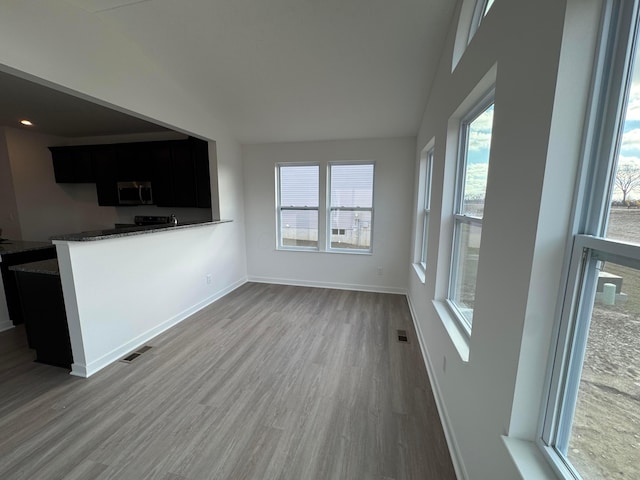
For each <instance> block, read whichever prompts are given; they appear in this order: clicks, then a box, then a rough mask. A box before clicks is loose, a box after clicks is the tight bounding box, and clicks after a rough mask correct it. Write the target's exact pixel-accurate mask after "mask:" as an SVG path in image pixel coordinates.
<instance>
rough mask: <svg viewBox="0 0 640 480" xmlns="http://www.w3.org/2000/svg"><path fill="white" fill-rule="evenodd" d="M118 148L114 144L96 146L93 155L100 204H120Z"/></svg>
mask: <svg viewBox="0 0 640 480" xmlns="http://www.w3.org/2000/svg"><path fill="white" fill-rule="evenodd" d="M116 158H117V157H116V149H115V147H112V146H106V145H103V146H100V147H96V148H95V149H94V150H93V152H92V155H91V160H92V163H93V169H94V172H95V178H96V192H97V194H98V205H101V206H112V207H113V206H116V205H118V164H117V161H116Z"/></svg>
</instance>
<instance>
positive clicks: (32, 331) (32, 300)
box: [13, 260, 73, 369]
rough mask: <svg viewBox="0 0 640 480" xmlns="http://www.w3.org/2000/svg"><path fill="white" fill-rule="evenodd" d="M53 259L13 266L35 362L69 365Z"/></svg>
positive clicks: (61, 299)
mask: <svg viewBox="0 0 640 480" xmlns="http://www.w3.org/2000/svg"><path fill="white" fill-rule="evenodd" d="M57 269H58V265H57V262H56V261H55V260H49V261H46V262H37V263H28V264H25V265H19V266H17V267H13V270H15V272H14V273H15V276H16V282H17V285H18V292H19V295H20V305H21V307H22V312H23V315H24V323H25V330H26V333H27V341H28V343H29V348H32V349H34V350H35V351H36V362H40V363H46V364H47V365H54V366H57V367H63V368H67V369H71V364H72V363H73V354H72V350H71V341H70V339H69V326H68V323H67V315H66V310H65V306H64V297H63V295H62V283H61V282H60V274H59V273H58V270H57Z"/></svg>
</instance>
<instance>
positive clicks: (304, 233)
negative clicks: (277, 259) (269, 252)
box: [277, 165, 320, 249]
mask: <svg viewBox="0 0 640 480" xmlns="http://www.w3.org/2000/svg"><path fill="white" fill-rule="evenodd" d="M277 172H278V246H279V247H289V248H300V249H317V248H318V206H319V203H320V201H319V198H320V197H319V182H320V166H319V165H279V166H278V167H277Z"/></svg>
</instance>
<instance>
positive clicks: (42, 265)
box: [9, 258, 60, 275]
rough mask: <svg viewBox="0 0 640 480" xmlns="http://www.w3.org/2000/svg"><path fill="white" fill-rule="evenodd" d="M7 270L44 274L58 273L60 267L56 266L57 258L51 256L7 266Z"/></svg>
mask: <svg viewBox="0 0 640 480" xmlns="http://www.w3.org/2000/svg"><path fill="white" fill-rule="evenodd" d="M9 270H13V271H14V272H28V273H42V274H45V275H60V269H59V268H58V260H57V259H55V258H52V259H51V260H41V261H39V262H31V263H22V264H20V265H15V266H13V267H9Z"/></svg>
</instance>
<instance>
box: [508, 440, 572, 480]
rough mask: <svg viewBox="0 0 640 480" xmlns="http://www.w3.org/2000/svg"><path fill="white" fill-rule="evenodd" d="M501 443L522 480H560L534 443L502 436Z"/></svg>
mask: <svg viewBox="0 0 640 480" xmlns="http://www.w3.org/2000/svg"><path fill="white" fill-rule="evenodd" d="M502 442H503V443H504V446H505V447H506V449H507V452H509V455H510V456H511V459H512V460H513V463H514V464H515V466H516V468H517V469H518V472H519V473H520V476H521V478H522V480H538V479H539V480H549V479H551V478H561V477H558V475H557V474H556V473H555V472H554V471H553V469H552V468H551V466H550V465H549V463H548V462H547V461H546V459H545V458H544V455H543V454H542V452H541V451H540V449H539V448H538V446H537V445H536V444H535V443H534V442H529V441H526V440H520V439H517V438H511V437H508V436H505V435H502Z"/></svg>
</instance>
